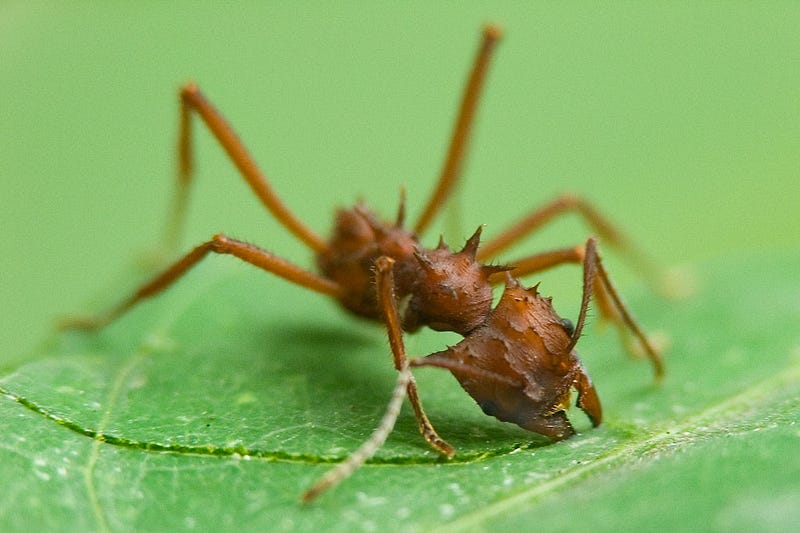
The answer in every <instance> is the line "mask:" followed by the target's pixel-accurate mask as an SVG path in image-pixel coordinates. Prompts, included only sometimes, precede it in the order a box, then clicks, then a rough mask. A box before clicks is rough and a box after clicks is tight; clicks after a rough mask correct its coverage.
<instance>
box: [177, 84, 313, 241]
mask: <svg viewBox="0 0 800 533" xmlns="http://www.w3.org/2000/svg"><path fill="white" fill-rule="evenodd" d="M180 99H181V108H180V122H179V133H178V188H177V191H176V196H175V201H174V204H173V209H172V218H171V223H170V226H169V227H168V235H167V238H168V240H169V242H168V244H170V245H174V244H175V243H176V241H177V240H178V237H179V236H180V233H181V231H182V225H183V219H184V212H185V210H186V203H187V197H188V194H189V184H190V182H191V179H192V170H193V166H194V165H193V156H192V121H191V114H192V112H195V113H197V114H198V115H200V118H201V119H202V120H203V122H204V123H205V124H206V126H207V127H208V129H209V130H210V131H211V133H212V134H213V135H214V137H215V138H216V139H217V142H219V144H220V146H222V148H223V149H224V150H225V152H226V153H227V154H228V157H229V158H230V160H231V161H232V162H233V164H234V165H235V166H236V168H237V169H238V170H239V173H240V174H241V175H242V177H243V178H244V180H245V181H246V182H247V184H248V185H250V188H251V189H252V190H253V192H254V193H255V195H256V196H257V197H258V199H259V200H260V201H261V203H262V204H263V205H264V207H266V208H267V209H268V210H269V211H270V212H271V213H272V214H273V216H275V218H276V219H278V221H279V222H280V223H281V224H283V226H284V227H285V228H286V229H288V230H289V231H290V232H291V233H292V234H293V235H294V236H296V237H297V238H299V239H300V240H301V241H303V242H304V243H305V244H306V245H308V247H309V248H311V249H312V250H314V251H315V252H321V251H324V250H326V249H327V247H328V245H327V244H326V242H325V241H324V240H323V239H322V238H321V237H319V236H318V235H317V234H316V233H314V232H313V231H312V230H311V229H310V228H308V227H307V226H306V225H305V224H303V223H302V222H301V221H300V220H299V219H298V218H297V217H295V215H294V214H292V212H291V211H289V209H288V208H287V207H286V205H285V204H284V203H283V202H282V201H281V199H280V198H278V195H277V194H276V193H275V191H274V190H273V189H272V187H271V186H270V185H269V182H268V181H267V179H266V178H265V177H264V175H263V174H262V173H261V171H260V170H259V168H258V166H257V165H256V164H255V162H254V161H253V159H252V157H250V154H249V153H248V152H247V149H246V148H245V146H244V144H242V142H241V141H240V140H239V138H238V137H237V136H236V134H235V133H234V131H233V128H231V126H230V125H229V124H228V123H227V121H226V120H225V118H224V117H223V116H222V114H220V112H219V111H217V110H216V109H215V108H214V106H213V105H211V103H210V102H209V101H208V100H207V99H206V97H205V96H203V93H202V92H200V89H198V88H197V86H196V85H195V84H194V83H189V84H187V85H185V86H184V87H183V88H182V89H181V91H180Z"/></svg>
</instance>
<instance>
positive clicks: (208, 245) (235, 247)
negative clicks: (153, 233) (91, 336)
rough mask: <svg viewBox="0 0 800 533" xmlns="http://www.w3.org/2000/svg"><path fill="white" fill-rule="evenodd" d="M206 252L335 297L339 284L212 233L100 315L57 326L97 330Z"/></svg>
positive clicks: (160, 288)
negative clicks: (243, 263)
mask: <svg viewBox="0 0 800 533" xmlns="http://www.w3.org/2000/svg"><path fill="white" fill-rule="evenodd" d="M209 253H215V254H228V255H233V256H234V257H237V258H238V259H241V260H242V261H245V262H247V263H250V264H251V265H254V266H256V267H258V268H260V269H262V270H266V271H267V272H272V273H273V274H276V275H277V276H280V277H282V278H283V279H285V280H287V281H290V282H292V283H295V284H297V285H300V286H302V287H305V288H307V289H311V290H312V291H316V292H319V293H321V294H326V295H328V296H331V297H334V298H338V297H339V296H340V295H341V292H342V290H341V287H340V286H339V285H338V284H337V283H334V282H333V281H331V280H329V279H326V278H323V277H320V276H318V275H316V274H314V273H312V272H309V271H307V270H304V269H302V268H300V267H298V266H297V265H295V264H293V263H290V262H289V261H286V260H285V259H283V258H281V257H278V256H276V255H274V254H271V253H270V252H268V251H266V250H263V249H261V248H259V247H257V246H253V245H252V244H248V243H246V242H242V241H238V240H236V239H231V238H229V237H226V236H225V235H221V234H217V235H214V236H213V237H212V238H211V240H210V241H206V242H204V243H203V244H201V245H199V246H197V247H195V248H194V249H193V250H192V251H191V252H189V253H188V254H186V255H185V256H183V258H181V259H179V260H178V261H176V262H175V263H173V264H172V265H171V266H170V267H168V268H167V269H166V270H164V271H163V272H162V273H161V274H159V275H157V276H155V277H154V278H153V279H151V280H150V281H148V282H147V283H145V284H144V285H142V286H141V287H139V289H137V290H136V291H135V292H134V293H133V294H132V295H130V296H129V297H128V298H127V299H125V300H123V301H122V302H121V303H120V304H119V305H117V306H116V307H114V308H112V309H110V310H109V311H107V312H106V313H104V314H101V315H98V316H95V317H89V318H72V319H66V320H64V321H62V322H61V324H60V325H61V327H63V328H68V329H98V328H101V327H103V326H105V325H106V324H108V323H109V322H112V321H113V320H114V319H116V318H117V317H119V316H120V315H122V314H123V313H125V312H126V311H128V310H129V309H130V308H131V307H133V306H135V305H136V304H137V303H139V302H141V301H142V300H145V299H147V298H151V297H153V296H155V295H157V294H159V293H160V292H162V291H163V290H164V289H166V288H167V287H169V286H170V285H172V284H173V283H175V282H176V281H178V280H179V279H180V278H182V277H183V275H184V274H186V272H187V271H188V270H189V269H190V268H192V267H193V266H194V265H196V264H197V263H199V262H200V260H202V259H203V258H204V257H205V256H206V255H208V254H209Z"/></svg>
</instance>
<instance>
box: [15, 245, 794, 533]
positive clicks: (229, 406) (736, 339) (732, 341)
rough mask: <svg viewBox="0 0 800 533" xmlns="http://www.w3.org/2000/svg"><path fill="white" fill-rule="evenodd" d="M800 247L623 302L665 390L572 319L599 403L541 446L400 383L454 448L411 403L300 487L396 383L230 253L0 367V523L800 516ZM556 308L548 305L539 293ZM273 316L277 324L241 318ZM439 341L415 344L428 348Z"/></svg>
mask: <svg viewBox="0 0 800 533" xmlns="http://www.w3.org/2000/svg"><path fill="white" fill-rule="evenodd" d="M797 264H798V256H797V255H792V256H788V257H777V256H773V257H769V258H765V257H763V256H762V257H757V258H750V259H747V258H744V259H743V258H730V259H729V260H727V261H724V262H722V263H719V264H715V265H710V266H708V267H707V268H704V269H703V273H704V279H703V282H702V284H701V287H702V288H701V290H700V292H699V293H698V294H697V295H695V296H694V297H693V298H691V299H689V300H686V301H684V302H681V303H675V302H665V301H663V300H661V299H658V298H655V297H652V296H649V295H647V294H645V293H643V292H642V293H640V294H639V295H638V297H637V298H634V299H633V300H632V301H633V307H634V309H635V310H636V312H637V315H638V316H639V318H640V320H641V322H642V323H644V324H646V325H647V326H650V327H651V328H654V327H658V328H662V329H663V330H664V331H665V332H667V333H668V335H669V339H670V341H671V346H670V347H669V349H668V351H667V352H666V354H665V357H666V363H667V372H668V373H667V378H666V380H665V381H664V382H663V383H662V384H660V385H654V384H653V383H652V380H651V376H650V368H649V367H648V365H647V364H646V363H644V362H642V361H635V360H630V358H628V357H626V356H624V355H622V350H621V349H620V348H619V346H618V345H617V342H616V338H615V336H614V335H611V334H610V332H601V331H597V329H598V328H590V332H589V334H587V335H586V336H585V337H584V339H582V341H581V343H580V345H579V349H580V351H581V353H582V354H583V358H584V361H585V363H586V364H587V366H588V367H589V371H590V374H591V375H592V377H593V379H594V381H595V384H596V385H597V387H598V390H599V392H600V395H601V399H602V401H603V403H604V408H605V416H606V417H605V420H604V423H603V424H602V425H601V426H600V427H599V428H597V429H592V428H591V427H590V425H589V424H588V422H587V421H586V420H585V419H581V418H580V415H579V412H573V413H572V416H573V419H574V420H577V424H578V426H579V429H580V430H581V434H580V435H578V436H577V437H575V438H573V439H570V440H568V441H566V442H562V443H558V444H549V443H547V442H545V441H544V440H543V439H540V438H537V437H536V436H534V435H532V434H530V433H527V432H525V431H522V430H520V429H519V428H516V427H512V426H510V425H508V424H503V423H500V422H498V421H496V420H494V419H492V418H489V417H486V416H484V415H482V414H481V413H480V410H479V409H478V408H477V406H476V405H475V404H474V403H473V402H472V400H471V399H470V398H469V397H468V396H466V394H464V393H463V392H461V390H460V389H459V387H458V385H457V384H456V383H455V380H453V379H452V378H451V377H450V376H449V375H448V374H447V373H445V372H441V371H437V370H436V369H425V370H419V371H417V374H418V378H419V381H420V390H421V394H422V398H423V401H424V402H425V405H426V407H427V409H428V412H429V415H430V417H431V419H432V420H433V422H434V424H435V425H436V427H437V429H438V430H439V432H440V433H441V434H442V435H443V436H445V437H446V438H447V439H449V440H450V442H451V443H452V444H454V445H455V446H456V447H457V448H458V455H457V457H456V458H455V459H454V460H452V461H449V462H446V461H441V460H439V458H438V457H436V456H435V454H434V453H433V452H432V451H430V450H429V449H428V447H427V446H426V445H425V443H424V442H423V440H422V439H421V438H420V436H419V434H418V432H417V430H416V427H415V422H414V420H413V415H412V414H411V413H410V411H409V410H405V411H404V412H403V414H402V415H401V419H400V421H399V423H398V426H397V428H396V429H395V431H394V432H393V434H392V435H391V437H390V438H389V440H388V442H387V443H386V445H385V446H384V447H383V448H382V449H381V450H380V452H379V453H378V455H377V456H376V457H375V459H374V460H373V461H371V462H370V464H368V465H366V466H364V467H363V468H361V469H360V470H359V471H357V472H356V473H355V474H354V475H353V476H352V478H350V479H348V480H347V481H345V482H344V483H343V484H342V485H340V486H339V487H337V488H335V489H334V490H333V491H331V492H329V493H326V494H324V495H323V496H322V497H321V498H320V499H319V500H318V501H316V502H314V503H312V504H311V505H309V506H305V507H304V506H302V505H301V504H300V503H299V496H300V494H301V492H302V491H303V490H304V489H305V488H307V487H308V486H309V485H310V484H311V483H312V482H313V481H314V480H315V479H316V478H317V477H318V476H320V475H321V474H322V473H324V472H325V471H326V470H327V469H329V468H330V467H331V465H330V463H331V462H335V461H339V460H341V459H343V458H344V457H346V456H347V454H348V453H349V452H350V451H352V450H354V449H355V448H356V447H357V446H358V445H359V444H360V443H361V442H362V441H363V439H365V438H366V437H367V436H368V435H369V433H370V432H371V430H372V429H373V427H374V426H375V424H376V423H377V421H378V419H379V418H380V416H381V414H382V412H383V408H384V406H385V403H386V401H387V400H388V396H389V394H390V391H391V389H392V386H393V381H394V375H393V370H392V368H391V364H390V362H389V361H390V356H389V353H388V348H387V346H386V342H385V340H384V338H383V333H382V331H381V329H380V328H376V327H370V326H369V325H366V324H364V323H361V322H360V321H356V320H354V319H350V318H348V317H346V316H344V315H343V314H342V313H339V312H337V310H336V309H335V308H334V306H333V305H332V304H331V303H329V302H327V301H325V300H324V299H322V298H321V297H319V296H316V295H312V294H308V293H306V292H305V291H303V290H301V289H299V288H296V287H292V286H288V285H287V284H285V283H282V282H276V280H274V279H271V278H270V277H269V276H267V275H264V274H262V273H261V272H258V271H256V270H255V269H252V268H246V267H244V266H243V265H240V264H238V263H235V262H234V261H232V260H228V259H227V258H212V259H211V260H208V261H207V262H205V263H204V264H202V265H201V266H200V267H199V268H197V269H196V270H195V271H193V272H192V273H191V274H190V275H189V276H188V277H187V279H185V280H184V281H183V282H182V283H180V284H178V285H177V286H176V287H175V288H174V290H171V291H169V292H168V293H166V294H165V295H163V296H162V297H160V298H158V299H156V300H154V301H151V302H146V303H144V304H143V305H141V306H139V307H137V308H136V309H134V310H133V311H132V312H131V313H129V314H128V315H126V316H124V317H123V318H122V319H121V320H119V321H117V322H116V323H114V324H113V325H111V326H110V327H108V328H107V329H106V330H104V331H102V332H100V333H98V334H85V333H80V332H67V333H64V334H62V335H59V336H57V337H55V338H54V339H52V340H51V341H50V342H49V343H48V345H47V346H46V348H45V349H44V350H43V351H42V352H41V353H39V354H37V355H36V356H35V357H32V358H30V359H29V360H27V361H26V362H24V363H23V364H20V365H18V366H16V367H14V368H7V369H6V372H5V373H4V375H3V377H2V379H0V388H2V392H3V393H4V395H5V398H4V400H3V401H0V410H2V414H0V429H1V433H0V435H2V436H1V437H0V441H1V442H2V446H0V475H2V478H3V479H4V480H6V482H5V484H4V490H3V496H2V498H1V499H0V523H2V524H4V528H6V529H11V530H22V529H26V530H57V529H60V530H64V529H69V530H75V529H87V530H122V529H135V530H168V529H190V528H193V527H197V528H200V529H205V530H213V529H221V528H226V527H233V526H234V525H235V526H237V527H244V528H245V529H255V530H282V529H313V528H320V527H323V526H324V527H325V528H327V529H335V530H342V531H346V530H353V529H365V530H369V529H392V530H419V529H423V530H424V529H437V530H440V529H443V528H444V529H448V528H449V529H451V530H461V529H478V530H481V529H495V528H496V527H497V526H500V525H503V526H508V527H514V526H518V527H519V528H522V527H530V524H536V525H537V528H541V529H543V530H559V529H572V528H579V527H582V525H586V524H591V525H592V527H593V528H595V529H596V530H608V531H611V530H614V531H616V530H620V529H630V530H639V529H645V528H647V529H651V528H653V527H656V526H657V527H659V528H664V529H670V530H674V529H704V530H709V529H710V530H719V531H730V530H737V529H738V530H753V529H759V530H775V531H779V530H788V529H792V527H793V525H794V526H796V524H797V523H798V520H800V511H798V509H800V489H799V488H798V484H797V479H798V476H800V460H798V455H797V449H798V445H800V425H798V419H800V416H798V408H800V405H799V404H800V399H799V398H800V334H798V331H797V328H796V324H797V323H798V319H800V286H798V284H797V281H796V266H797ZM556 303H558V302H556ZM270 306H283V307H282V309H283V311H284V312H283V313H281V316H280V317H276V316H275V315H270V317H271V318H270V319H268V320H262V319H260V313H259V310H261V309H263V308H265V307H270ZM446 338H447V336H442V335H440V334H436V333H432V332H425V333H423V334H421V335H417V336H410V337H409V346H410V351H411V352H412V353H414V354H420V355H421V354H424V353H427V352H428V351H433V350H434V349H436V348H437V347H441V345H442V344H443V343H444V342H449V341H448V340H446Z"/></svg>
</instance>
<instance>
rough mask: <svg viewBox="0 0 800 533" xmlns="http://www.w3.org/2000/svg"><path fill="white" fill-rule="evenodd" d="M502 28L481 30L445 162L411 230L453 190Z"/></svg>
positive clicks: (423, 223)
mask: <svg viewBox="0 0 800 533" xmlns="http://www.w3.org/2000/svg"><path fill="white" fill-rule="evenodd" d="M500 36H501V30H500V28H498V27H496V26H486V27H485V28H484V30H483V40H482V41H481V45H480V48H479V49H478V54H477V56H476V57H475V62H474V63H473V65H472V71H471V72H470V76H469V79H468V80H467V86H466V88H465V89H464V95H463V96H462V99H461V107H460V108H459V111H458V118H457V119H456V123H455V126H454V128H453V133H452V134H451V137H450V148H449V149H448V150H447V156H446V157H445V160H444V166H443V167H442V171H441V173H440V174H439V181H438V182H437V183H436V188H435V189H434V191H433V193H432V194H431V196H430V198H428V203H427V204H426V205H425V208H424V209H423V211H422V214H421V215H420V216H419V219H418V220H417V223H416V224H415V225H414V233H416V234H422V232H424V231H425V229H427V227H428V225H429V224H430V222H431V221H432V220H433V217H434V216H436V214H437V213H438V212H439V209H441V207H442V205H444V202H445V200H447V197H448V196H450V194H451V193H452V192H453V187H454V186H455V184H456V182H457V181H458V178H459V175H460V174H461V167H462V165H463V163H464V158H465V156H466V151H467V150H466V146H467V142H468V140H469V134H470V129H471V127H472V122H473V118H474V116H475V109H476V108H477V106H478V98H479V97H480V93H481V89H482V87H483V82H484V79H485V78H486V72H487V70H488V67H489V60H490V59H491V54H492V51H493V50H494V45H495V44H496V43H497V41H498V40H499V39H500Z"/></svg>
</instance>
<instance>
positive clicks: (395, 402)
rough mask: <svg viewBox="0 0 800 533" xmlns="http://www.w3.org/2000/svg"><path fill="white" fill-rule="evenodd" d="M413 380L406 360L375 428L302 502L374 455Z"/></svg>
mask: <svg viewBox="0 0 800 533" xmlns="http://www.w3.org/2000/svg"><path fill="white" fill-rule="evenodd" d="M413 380H414V376H413V375H412V374H411V370H409V368H408V362H406V363H404V364H403V367H402V368H401V369H400V373H399V374H398V375H397V384H396V385H395V387H394V392H392V398H391V400H389V404H388V405H387V406H386V412H385V413H384V414H383V418H382V419H381V423H380V424H379V425H378V427H377V428H375V431H373V432H372V435H370V437H369V439H367V440H366V441H364V443H363V444H362V445H361V446H360V447H359V448H358V449H357V450H356V451H355V452H353V453H352V454H351V455H350V457H348V458H347V459H345V460H344V461H342V462H341V463H339V464H338V465H336V466H335V467H334V468H332V469H330V470H328V471H327V472H326V473H325V474H324V475H323V476H322V477H321V478H319V480H318V481H317V482H316V483H314V485H313V486H312V487H311V488H310V489H308V490H307V491H305V492H304V493H303V498H302V501H303V503H308V502H310V501H311V500H313V499H314V498H316V497H317V496H319V495H320V494H321V493H322V492H324V491H325V490H327V489H329V488H331V487H334V486H336V485H338V484H339V483H341V482H342V481H344V480H345V479H347V478H348V477H350V474H352V473H353V472H355V471H356V470H357V469H358V467H360V466H361V465H363V464H364V463H365V462H366V461H368V460H369V459H370V458H371V457H372V456H373V455H375V452H377V451H378V449H379V448H380V447H381V446H383V443H384V442H386V439H387V437H388V436H389V434H390V433H391V432H392V429H394V424H395V422H396V421H397V417H398V416H399V415H400V408H401V407H402V405H403V400H404V399H405V397H406V389H407V388H408V385H409V383H411V382H412V381H413Z"/></svg>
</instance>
